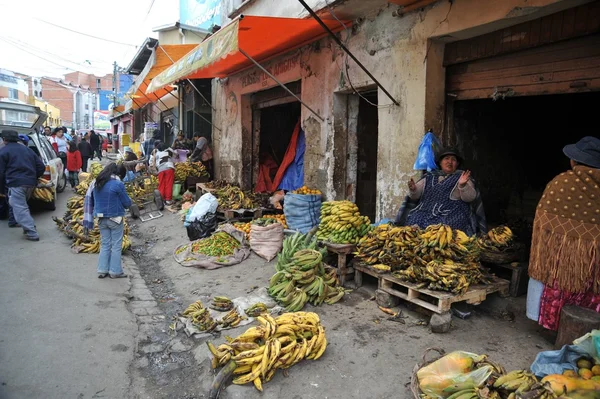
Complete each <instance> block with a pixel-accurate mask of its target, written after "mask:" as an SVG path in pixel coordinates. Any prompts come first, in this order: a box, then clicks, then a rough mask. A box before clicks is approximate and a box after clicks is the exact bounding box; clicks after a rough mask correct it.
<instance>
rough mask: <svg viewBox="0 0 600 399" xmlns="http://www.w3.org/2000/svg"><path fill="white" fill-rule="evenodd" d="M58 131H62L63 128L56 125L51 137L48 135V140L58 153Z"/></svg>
mask: <svg viewBox="0 0 600 399" xmlns="http://www.w3.org/2000/svg"><path fill="white" fill-rule="evenodd" d="M58 132H62V129H61V128H60V127H55V128H54V130H52V133H51V134H50V137H48V140H49V141H50V144H51V145H52V148H54V151H55V152H56V154H58V144H57V143H56V136H57V135H58Z"/></svg>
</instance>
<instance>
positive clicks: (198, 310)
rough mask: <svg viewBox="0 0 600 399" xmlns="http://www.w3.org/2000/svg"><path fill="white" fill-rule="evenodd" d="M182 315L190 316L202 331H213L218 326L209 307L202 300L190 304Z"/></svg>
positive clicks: (195, 325)
mask: <svg viewBox="0 0 600 399" xmlns="http://www.w3.org/2000/svg"><path fill="white" fill-rule="evenodd" d="M182 316H184V317H187V318H189V319H190V320H191V321H192V324H193V325H194V327H196V328H197V329H199V330H200V331H212V330H214V329H215V328H216V327H217V322H216V321H215V320H214V319H213V318H212V316H211V315H210V312H209V311H208V309H206V308H205V307H204V305H202V302H200V301H196V302H194V303H192V304H190V306H188V307H187V308H186V309H185V310H184V311H183V313H182Z"/></svg>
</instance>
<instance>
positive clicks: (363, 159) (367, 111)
mask: <svg viewBox="0 0 600 399" xmlns="http://www.w3.org/2000/svg"><path fill="white" fill-rule="evenodd" d="M377 111H378V108H377V91H373V92H367V93H363V94H362V95H361V96H360V98H359V104H358V121H357V159H356V160H357V168H356V205H358V209H360V213H361V214H362V215H366V216H368V217H369V218H370V219H371V221H375V214H376V211H377V146H378V142H379V132H378V129H379V128H378V126H379V117H378V115H377Z"/></svg>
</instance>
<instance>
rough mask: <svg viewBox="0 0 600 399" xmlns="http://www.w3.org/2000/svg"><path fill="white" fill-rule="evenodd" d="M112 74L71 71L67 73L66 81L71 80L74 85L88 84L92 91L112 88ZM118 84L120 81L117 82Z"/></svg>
mask: <svg viewBox="0 0 600 399" xmlns="http://www.w3.org/2000/svg"><path fill="white" fill-rule="evenodd" d="M112 78H113V75H112V74H107V75H104V76H96V75H91V74H87V73H83V72H71V73H68V74H66V75H65V79H64V80H65V82H70V83H72V84H74V85H81V86H87V87H89V88H90V90H92V91H97V90H98V89H100V90H112ZM98 79H100V87H98ZM117 84H118V82H117Z"/></svg>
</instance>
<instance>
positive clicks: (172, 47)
mask: <svg viewBox="0 0 600 399" xmlns="http://www.w3.org/2000/svg"><path fill="white" fill-rule="evenodd" d="M196 46H197V44H165V45H158V46H157V47H156V48H155V49H154V54H153V56H152V57H151V58H150V60H149V61H148V63H147V64H146V67H145V68H144V70H143V71H142V72H141V73H140V75H139V76H138V77H137V79H136V82H135V84H134V85H133V86H132V88H131V89H130V90H129V93H128V95H129V97H130V98H131V99H132V100H133V107H132V108H133V109H139V108H141V107H143V106H144V105H146V104H148V103H150V102H156V101H158V99H159V98H161V97H163V96H164V95H166V94H168V93H170V92H171V91H172V90H173V89H172V88H171V87H169V86H167V87H164V88H162V89H160V90H158V91H156V92H154V93H151V94H146V89H147V88H148V85H149V84H150V82H151V81H152V79H153V78H154V77H155V76H156V75H158V74H160V73H161V72H162V71H164V70H165V69H167V68H168V67H170V66H171V65H173V64H174V63H175V62H176V61H177V60H179V59H180V58H181V57H183V56H184V55H186V54H187V53H189V52H190V50H193V49H194V48H195V47H196Z"/></svg>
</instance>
